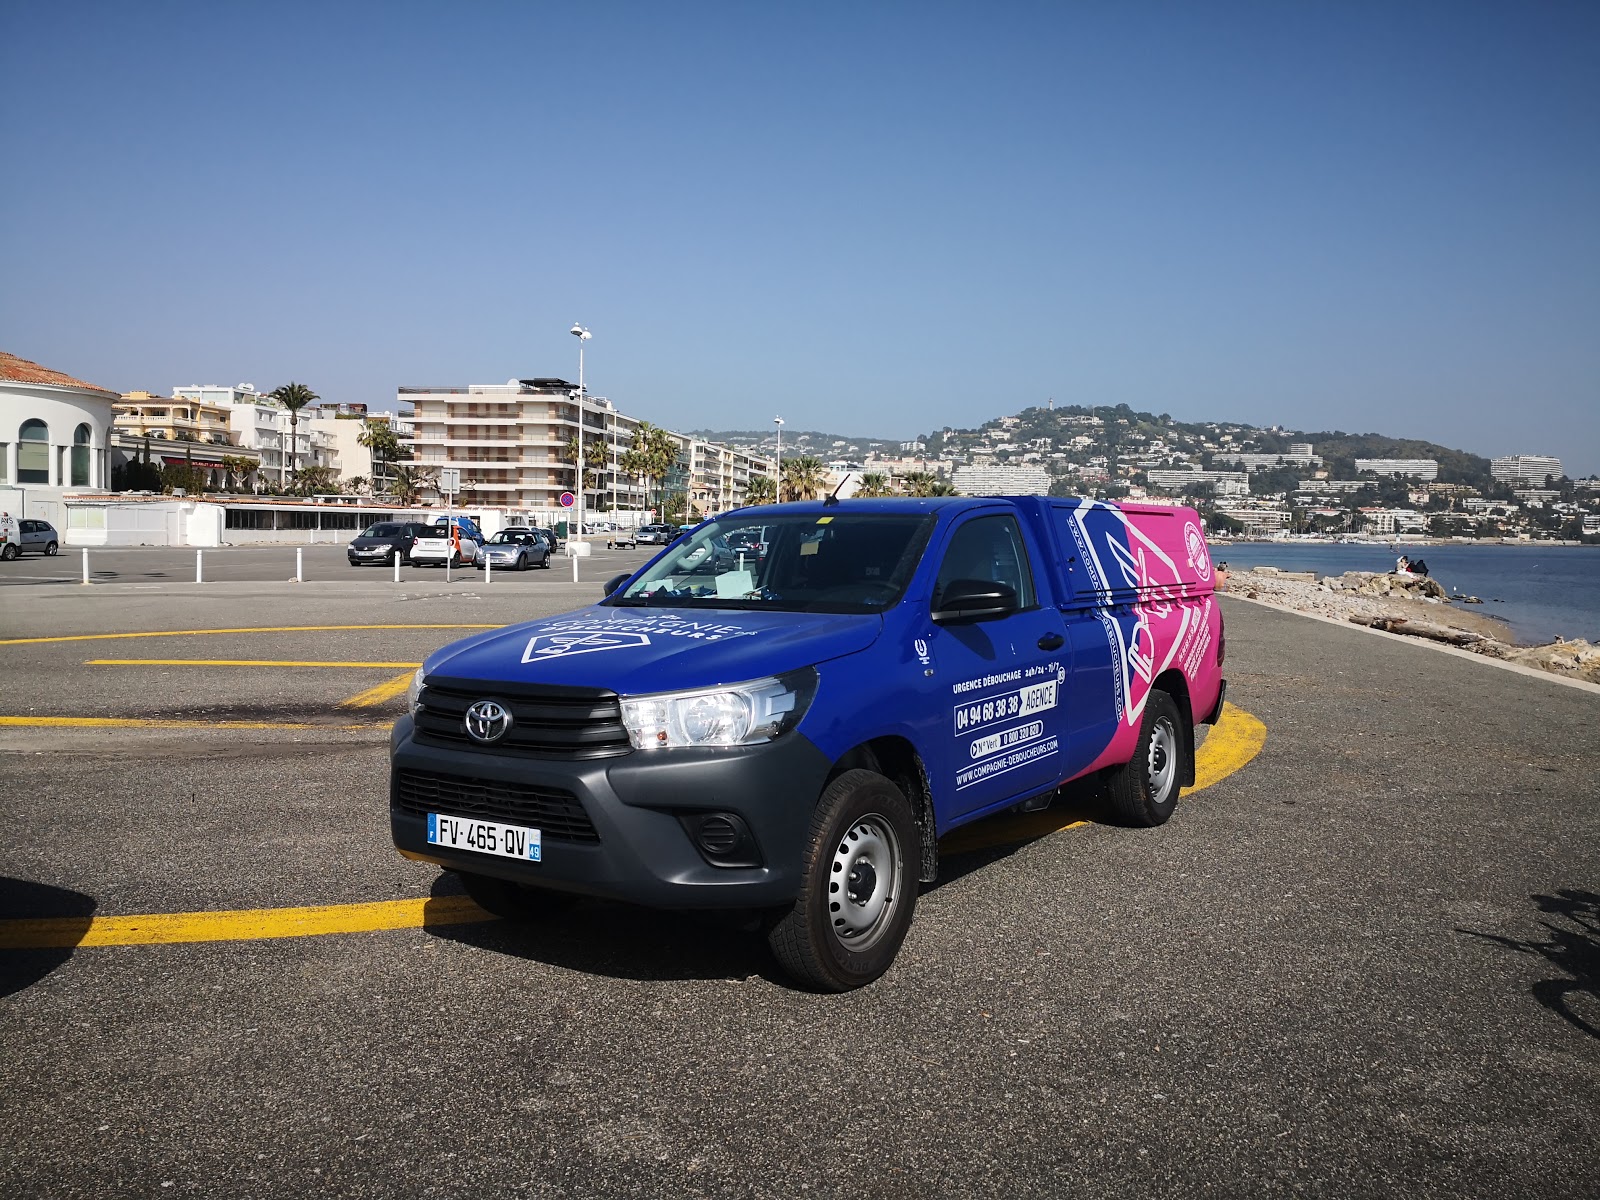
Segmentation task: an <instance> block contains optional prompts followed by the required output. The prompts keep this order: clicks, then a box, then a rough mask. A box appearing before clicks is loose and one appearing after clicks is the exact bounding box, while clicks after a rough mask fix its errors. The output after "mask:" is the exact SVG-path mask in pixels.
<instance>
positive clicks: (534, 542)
mask: <svg viewBox="0 0 1600 1200" xmlns="http://www.w3.org/2000/svg"><path fill="white" fill-rule="evenodd" d="M485 562H487V563H488V564H489V566H490V568H492V569H494V570H496V571H526V570H527V569H528V568H529V567H548V566H549V565H550V547H549V545H548V544H547V543H546V542H545V540H544V538H542V537H540V536H539V534H538V533H537V532H535V531H534V530H532V529H502V530H501V531H500V532H499V533H497V534H495V535H494V536H493V537H492V538H490V539H489V540H488V541H487V542H485V543H484V544H483V553H482V554H480V555H478V570H480V571H482V570H484V569H485V567H484V563H485Z"/></svg>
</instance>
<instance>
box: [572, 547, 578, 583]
mask: <svg viewBox="0 0 1600 1200" xmlns="http://www.w3.org/2000/svg"><path fill="white" fill-rule="evenodd" d="M572 582H573V583H577V582H578V552H577V551H576V550H574V551H573V552H572Z"/></svg>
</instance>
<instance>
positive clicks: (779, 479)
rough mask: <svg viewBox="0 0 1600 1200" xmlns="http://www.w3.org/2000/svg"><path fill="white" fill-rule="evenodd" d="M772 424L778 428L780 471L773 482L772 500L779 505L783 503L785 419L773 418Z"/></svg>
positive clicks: (778, 470)
mask: <svg viewBox="0 0 1600 1200" xmlns="http://www.w3.org/2000/svg"><path fill="white" fill-rule="evenodd" d="M772 423H773V424H774V425H776V426H777V427H778V469H777V471H776V473H775V474H776V477H775V478H774V479H773V481H772V498H773V499H774V500H776V501H777V502H778V503H780V504H781V503H782V502H783V418H782V417H773V418H772Z"/></svg>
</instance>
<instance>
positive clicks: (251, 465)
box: [222, 454, 259, 492]
mask: <svg viewBox="0 0 1600 1200" xmlns="http://www.w3.org/2000/svg"><path fill="white" fill-rule="evenodd" d="M258 465H259V464H257V462H256V460H255V459H253V458H246V457H245V456H244V455H242V454H224V455H223V456H222V471H223V486H224V487H225V488H226V489H227V490H228V491H230V492H231V491H233V490H235V489H234V483H235V481H237V482H238V486H239V489H241V490H242V489H243V488H244V487H246V486H247V485H248V483H249V480H250V475H251V473H252V472H254V471H255V469H256V467H257V466H258Z"/></svg>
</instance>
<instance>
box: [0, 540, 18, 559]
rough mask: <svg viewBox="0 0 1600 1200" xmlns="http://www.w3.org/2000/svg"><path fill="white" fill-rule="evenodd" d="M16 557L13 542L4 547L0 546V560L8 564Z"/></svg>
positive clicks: (15, 546)
mask: <svg viewBox="0 0 1600 1200" xmlns="http://www.w3.org/2000/svg"><path fill="white" fill-rule="evenodd" d="M16 556H17V544H16V543H15V542H7V543H6V544H5V545H4V546H0V558H3V559H5V560H6V561H7V562H10V561H11V560H12V559H13V558H15V557H16Z"/></svg>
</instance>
